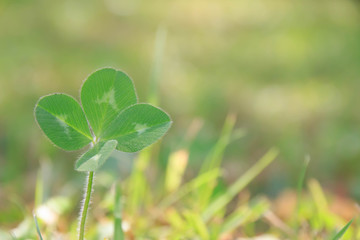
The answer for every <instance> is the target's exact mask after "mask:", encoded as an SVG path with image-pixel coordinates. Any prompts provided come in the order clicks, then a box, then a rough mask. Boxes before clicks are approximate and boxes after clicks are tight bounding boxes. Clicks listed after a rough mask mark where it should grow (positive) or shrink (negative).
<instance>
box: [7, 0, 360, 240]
mask: <svg viewBox="0 0 360 240" xmlns="http://www.w3.org/2000/svg"><path fill="white" fill-rule="evenodd" d="M359 20H360V5H359V2H358V1H355V0H343V1H340V0H319V1H310V0H305V1H301V2H289V1H286V0H273V1H266V0H255V1H253V0H251V1H250V0H241V1H231V0H224V1H215V0H206V1H205V0H193V1H186V0H185V1H184V0H174V1H165V0H154V1H144V0H132V1H130V0H121V1H120V0H119V1H118V0H103V1H95V0H88V1H85V0H80V1H70V0H63V1H56V0H55V1H45V0H32V1H23V0H18V1H11V0H4V1H0V53H1V54H0V239H5V240H6V239H36V238H39V235H38V233H37V227H38V229H39V231H40V232H41V234H42V237H43V239H76V238H77V228H78V215H79V211H80V207H81V204H80V202H81V199H82V196H83V191H84V190H83V188H84V184H85V179H86V174H83V173H79V172H76V171H75V170H74V164H75V161H76V159H77V158H78V157H79V156H80V155H81V154H82V153H83V151H75V152H64V151H61V150H60V149H59V148H57V147H55V146H54V145H53V144H51V143H50V142H49V141H48V140H47V139H46V137H45V136H44V134H42V132H41V130H40V129H39V128H38V126H37V124H36V122H35V119H34V113H33V110H34V107H35V104H36V102H37V100H38V99H39V98H40V97H41V96H44V95H46V94H49V93H56V92H64V93H67V94H69V95H72V96H74V97H75V98H77V99H79V91H78V89H79V86H80V85H81V84H82V82H83V81H84V79H85V78H86V77H87V76H88V74H89V73H91V72H94V71H95V70H96V69H99V68H102V67H109V66H111V67H114V68H116V69H121V70H123V71H125V72H127V73H128V74H129V75H130V76H131V77H132V79H133V81H134V84H135V86H136V89H137V93H138V97H139V100H140V102H149V103H152V104H154V105H156V106H159V107H161V108H162V109H166V111H167V112H168V113H169V114H170V116H171V117H172V120H173V125H172V127H171V129H170V131H169V132H168V133H167V134H166V135H165V137H164V138H163V139H162V140H161V142H158V143H156V144H155V145H154V146H151V147H149V148H146V149H145V150H144V151H142V152H140V153H136V154H129V153H123V152H116V153H114V154H113V155H112V156H111V158H110V159H109V160H108V161H107V162H106V164H105V165H104V166H103V167H102V168H101V169H100V170H99V171H97V172H96V173H95V186H94V188H95V189H94V194H93V197H92V203H91V206H90V211H89V216H88V221H87V227H86V238H87V239H104V238H106V239H124V237H125V239H179V240H180V239H360V232H359V230H358V229H359V227H360V220H359V219H358V215H359V211H360V210H359V207H358V205H357V202H358V201H359V199H360V188H359V182H360V175H359V174H358V169H360V162H359V159H360V124H359V123H360V114H359V107H358V105H359V104H358V102H360V99H359V94H358V92H359V89H360V81H359V76H360V68H359V66H360V47H359V44H358V43H359V41H360V21H359ZM34 214H36V219H37V221H35V219H34V216H33V215H34ZM35 222H37V225H36V224H35ZM348 223H351V224H348ZM119 226H122V228H120V227H119ZM114 229H116V230H117V231H114ZM119 229H120V230H121V229H123V231H120V230H119ZM119 231H120V232H119ZM344 232H345V234H344V235H343V236H342V238H340V235H342V233H344Z"/></svg>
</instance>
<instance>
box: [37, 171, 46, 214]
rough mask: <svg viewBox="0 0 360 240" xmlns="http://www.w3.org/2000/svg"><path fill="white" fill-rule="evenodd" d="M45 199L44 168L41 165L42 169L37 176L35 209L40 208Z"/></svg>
mask: <svg viewBox="0 0 360 240" xmlns="http://www.w3.org/2000/svg"><path fill="white" fill-rule="evenodd" d="M43 199H44V181H43V176H42V168H41V165H40V169H39V170H38V172H37V176H36V187H35V209H36V208H38V207H39V206H40V205H41V204H42V203H43Z"/></svg>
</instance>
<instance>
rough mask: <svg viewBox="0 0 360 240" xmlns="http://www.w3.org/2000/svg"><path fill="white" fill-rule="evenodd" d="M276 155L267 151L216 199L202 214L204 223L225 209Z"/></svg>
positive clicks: (276, 151) (276, 152)
mask: <svg viewBox="0 0 360 240" xmlns="http://www.w3.org/2000/svg"><path fill="white" fill-rule="evenodd" d="M277 155H278V150H276V149H271V150H269V151H268V152H267V153H266V154H265V155H264V156H263V157H262V158H261V159H260V160H259V161H258V162H257V163H256V164H255V165H254V166H252V167H251V168H250V169H249V170H248V171H247V172H246V173H245V174H244V175H243V176H241V177H240V178H239V179H238V180H236V182H235V183H234V184H233V185H231V187H230V188H229V189H228V190H227V191H226V193H225V194H222V195H221V196H219V197H217V198H216V199H215V200H214V201H213V202H211V203H210V204H209V206H208V207H207V208H206V209H205V211H204V212H203V214H202V217H203V219H204V221H208V220H209V219H210V218H212V217H213V216H214V214H216V213H217V212H218V211H219V210H221V209H222V208H223V207H225V206H226V205H227V204H228V203H229V202H230V201H231V200H232V199H233V198H234V197H235V196H236V194H238V193H239V192H240V191H241V190H243V189H244V188H245V187H246V186H247V185H248V184H249V183H250V182H251V181H252V180H253V179H254V178H255V177H256V176H257V175H259V174H260V173H261V172H262V171H263V170H264V169H265V168H266V167H267V166H268V165H269V164H270V163H271V162H272V161H274V160H275V158H276V157H277Z"/></svg>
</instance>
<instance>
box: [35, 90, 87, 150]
mask: <svg viewBox="0 0 360 240" xmlns="http://www.w3.org/2000/svg"><path fill="white" fill-rule="evenodd" d="M35 117H36V120H37V122H38V124H39V126H40V128H41V129H42V130H43V132H44V133H45V134H46V136H47V137H48V138H49V139H50V140H51V141H52V142H53V143H54V144H55V145H56V146H58V147H60V148H63V149H65V150H69V151H71V150H77V149H80V148H83V147H84V146H86V145H87V144H89V143H90V142H91V140H92V137H91V133H90V129H89V126H88V123H87V121H86V118H85V114H84V112H83V110H82V109H81V107H80V105H79V103H78V102H77V101H76V100H75V99H74V98H72V97H70V96H68V95H65V94H52V95H48V96H45V97H42V98H40V100H39V101H38V103H37V104H36V106H35Z"/></svg>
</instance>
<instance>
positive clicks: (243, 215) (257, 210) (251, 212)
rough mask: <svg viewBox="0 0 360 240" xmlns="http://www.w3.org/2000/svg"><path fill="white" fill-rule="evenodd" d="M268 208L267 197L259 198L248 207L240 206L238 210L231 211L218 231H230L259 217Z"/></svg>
mask: <svg viewBox="0 0 360 240" xmlns="http://www.w3.org/2000/svg"><path fill="white" fill-rule="evenodd" d="M269 208H270V203H269V201H268V200H267V199H264V198H261V199H257V200H255V201H252V202H251V203H250V206H248V207H244V208H243V207H241V208H240V209H239V210H237V211H235V212H234V213H232V214H231V215H230V216H228V217H227V218H226V221H225V222H224V224H222V227H221V230H220V233H221V234H223V233H228V232H232V231H233V230H235V229H236V228H238V227H239V226H241V225H243V224H245V223H246V222H248V221H255V220H256V219H258V218H259V217H261V216H262V215H263V214H264V213H265V212H266V211H267V210H268V209H269Z"/></svg>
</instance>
